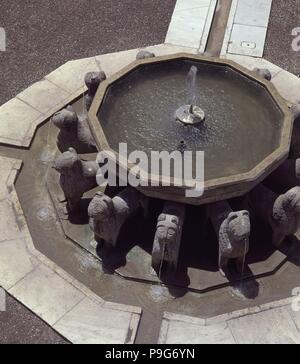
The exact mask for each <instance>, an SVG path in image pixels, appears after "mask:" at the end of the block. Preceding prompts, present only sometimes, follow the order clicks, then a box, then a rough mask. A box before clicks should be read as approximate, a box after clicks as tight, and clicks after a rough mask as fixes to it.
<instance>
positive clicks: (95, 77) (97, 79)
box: [84, 71, 106, 111]
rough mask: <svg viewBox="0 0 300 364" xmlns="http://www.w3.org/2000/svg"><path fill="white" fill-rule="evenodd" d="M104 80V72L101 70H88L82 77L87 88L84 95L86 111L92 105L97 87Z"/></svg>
mask: <svg viewBox="0 0 300 364" xmlns="http://www.w3.org/2000/svg"><path fill="white" fill-rule="evenodd" d="M104 80H106V74H105V73H104V72H103V71H99V72H88V73H87V74H86V75H85V77H84V82H85V84H86V87H87V89H88V91H87V93H86V94H85V96H84V102H85V107H86V110H87V111H88V110H89V109H90V107H91V105H92V102H93V99H94V97H95V95H96V92H97V90H98V87H99V85H100V83H101V82H103V81H104Z"/></svg>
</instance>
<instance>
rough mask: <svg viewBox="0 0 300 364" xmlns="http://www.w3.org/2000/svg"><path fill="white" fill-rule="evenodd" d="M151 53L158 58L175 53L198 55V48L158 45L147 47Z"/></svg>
mask: <svg viewBox="0 0 300 364" xmlns="http://www.w3.org/2000/svg"><path fill="white" fill-rule="evenodd" d="M146 49H148V50H149V51H150V52H154V53H155V55H156V56H166V55H169V54H175V53H192V54H197V53H198V49H197V48H191V47H184V46H177V45H173V44H158V45H155V46H151V47H147V48H146Z"/></svg>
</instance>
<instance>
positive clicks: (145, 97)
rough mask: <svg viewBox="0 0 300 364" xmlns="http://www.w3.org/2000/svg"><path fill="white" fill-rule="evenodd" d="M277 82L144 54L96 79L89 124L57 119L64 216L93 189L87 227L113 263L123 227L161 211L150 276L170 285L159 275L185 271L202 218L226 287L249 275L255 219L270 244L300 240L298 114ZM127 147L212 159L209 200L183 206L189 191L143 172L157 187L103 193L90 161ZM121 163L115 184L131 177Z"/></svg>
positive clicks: (194, 59)
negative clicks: (198, 216)
mask: <svg viewBox="0 0 300 364" xmlns="http://www.w3.org/2000/svg"><path fill="white" fill-rule="evenodd" d="M270 80H271V74H270V72H269V71H268V70H263V69H255V70H253V72H250V71H248V70H246V69H244V68H242V67H241V66H239V65H237V64H235V63H234V62H232V61H227V60H220V59H214V58H207V57H202V56H192V55H189V54H176V55H172V56H163V57H155V55H154V54H153V53H149V52H145V51H142V52H140V53H139V54H138V55H137V60H136V61H135V62H133V63H132V64H130V65H129V66H128V67H126V68H124V69H123V70H121V71H120V72H118V73H117V74H115V75H113V76H111V77H110V78H107V79H106V76H105V74H104V73H103V72H100V73H90V74H88V75H87V76H86V78H85V82H86V85H87V87H88V92H87V94H86V95H85V105H86V112H85V113H83V114H81V115H78V113H76V112H75V111H74V110H73V108H72V107H71V106H70V107H68V108H67V109H64V110H62V111H60V112H58V113H57V114H55V115H54V116H53V118H52V120H53V123H54V124H55V125H56V126H57V127H58V128H59V130H60V131H59V135H58V142H57V145H58V148H59V150H60V151H61V152H62V154H61V155H60V156H59V157H58V158H57V160H56V161H55V163H54V168H55V169H56V170H57V171H58V172H59V173H60V174H61V177H60V185H61V188H62V190H63V192H64V195H65V197H66V200H67V205H66V214H70V213H73V212H74V211H75V210H76V209H77V208H78V203H79V201H80V199H81V197H82V196H83V194H84V193H86V192H88V191H90V190H92V189H95V188H96V192H95V194H94V197H92V199H91V202H90V204H89V206H88V215H89V218H90V224H89V225H90V228H91V229H92V231H93V232H94V235H95V241H96V243H97V244H98V248H99V249H100V248H103V247H105V251H106V254H109V255H114V254H116V252H117V250H118V249H120V244H121V240H122V239H120V235H122V228H123V226H124V224H126V221H127V220H128V219H135V216H137V215H141V214H142V216H144V218H145V219H147V216H148V215H149V213H151V206H152V204H153V203H156V202H157V201H160V205H159V206H160V207H159V211H158V214H157V216H156V220H157V222H156V230H155V228H154V230H153V236H152V241H153V246H152V262H151V265H152V267H153V269H154V271H155V272H156V274H157V276H158V277H159V278H162V270H163V268H164V269H165V268H167V270H170V271H173V272H174V271H176V270H177V268H178V264H179V261H180V253H181V252H182V251H183V249H185V247H184V246H183V245H182V236H183V234H184V229H185V225H187V224H188V219H189V217H188V214H187V209H189V207H190V206H196V207H197V206H199V208H200V207H201V208H202V211H203V214H202V222H203V224H204V226H205V224H206V222H207V224H211V226H212V227H213V230H214V233H215V237H216V240H217V241H218V245H219V253H218V256H217V254H216V257H215V258H216V261H218V262H219V263H218V267H219V270H220V273H221V274H222V275H226V276H227V277H229V276H230V273H228V271H230V270H231V269H232V267H230V264H229V263H230V261H232V262H235V263H236V264H235V268H236V269H235V270H236V271H237V272H239V274H242V275H243V272H244V269H245V267H244V266H245V261H246V255H247V253H248V251H249V248H250V247H249V239H250V236H251V229H250V225H251V221H252V218H253V217H255V218H259V219H260V220H261V221H262V222H263V223H264V224H266V225H267V226H268V227H269V228H270V229H271V231H272V239H271V241H270V242H269V244H272V243H273V244H274V246H276V248H279V247H280V246H281V244H282V243H283V241H284V239H285V237H288V236H291V235H293V234H295V233H296V232H297V231H298V228H299V221H300V187H298V184H299V182H298V181H299V180H298V178H299V174H300V172H299V161H298V159H297V158H299V153H298V149H299V148H298V143H297V141H298V139H299V135H300V133H298V131H297V130H298V129H297V120H296V126H295V127H294V129H293V123H294V119H295V118H296V117H298V114H297V110H299V108H297V107H296V106H294V107H293V108H292V110H290V108H289V107H288V105H287V104H286V102H285V101H284V100H283V99H282V98H281V96H280V95H279V94H278V92H277V91H276V89H275V88H274V87H273V86H272V84H271V82H270ZM120 143H126V144H127V148H128V152H133V151H135V150H139V151H143V152H145V153H146V154H147V155H149V156H150V154H151V151H152V150H157V149H159V150H165V151H168V152H170V153H171V152H172V151H180V152H183V150H184V151H192V152H195V151H204V153H205V157H204V162H205V164H204V173H205V175H204V177H205V178H204V192H203V194H202V195H201V196H197V197H194V198H190V197H187V196H186V191H187V190H190V189H192V188H193V184H192V183H191V182H192V181H185V182H186V183H185V184H183V185H180V186H179V185H178V184H177V183H176V182H175V180H174V179H171V184H170V186H165V185H164V184H163V181H164V178H165V177H166V176H164V175H162V174H158V175H153V174H151V173H150V171H149V170H147V169H145V170H143V171H142V172H143V173H141V174H140V176H139V178H140V180H141V181H144V182H145V181H148V182H149V181H151V182H153V180H154V181H155V182H156V183H148V184H146V183H145V184H143V183H141V184H139V185H138V186H136V187H130V186H123V187H122V183H120V186H119V188H114V189H113V190H112V191H108V190H109V186H108V189H107V190H105V191H103V190H100V188H99V191H97V177H99V175H98V176H97V174H99V173H100V172H99V165H98V164H97V163H96V162H95V158H94V159H92V160H90V161H86V160H84V158H83V157H82V154H84V155H89V154H91V153H95V152H96V151H103V150H105V151H108V152H109V153H110V155H113V156H118V146H119V144H120ZM78 153H80V154H81V156H80V155H79V154H78ZM91 155H93V154H91ZM117 162H118V167H119V168H118V170H117V174H118V172H119V173H120V171H122V173H123V175H124V171H125V173H128V172H129V166H132V163H131V161H124V160H123V159H122V158H120V159H117ZM125 162H126V163H125ZM193 168H196V166H193ZM119 177H120V179H121V176H119ZM278 186H279V187H278ZM107 191H108V192H107ZM195 248H196V247H195ZM100 250H101V249H100Z"/></svg>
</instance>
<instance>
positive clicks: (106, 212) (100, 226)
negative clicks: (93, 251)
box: [88, 187, 147, 247]
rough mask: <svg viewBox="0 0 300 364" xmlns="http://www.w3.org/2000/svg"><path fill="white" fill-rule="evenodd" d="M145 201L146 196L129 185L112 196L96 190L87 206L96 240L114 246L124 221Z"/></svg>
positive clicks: (144, 203) (143, 204) (143, 205)
mask: <svg viewBox="0 0 300 364" xmlns="http://www.w3.org/2000/svg"><path fill="white" fill-rule="evenodd" d="M146 203H147V199H146V197H144V196H143V195H142V194H141V193H139V192H138V191H137V190H135V189H133V188H131V187H127V188H125V189H124V190H123V191H121V192H120V193H119V194H118V195H117V196H115V197H114V198H110V197H109V196H107V195H105V194H104V193H103V192H98V193H97V194H96V195H95V197H94V198H93V199H92V201H91V203H90V205H89V208H88V214H89V217H90V227H91V229H92V230H93V231H94V233H95V239H96V241H97V242H104V243H105V244H106V245H107V246H108V247H114V246H115V245H116V243H117V239H118V236H119V232H120V229H121V227H122V225H123V224H124V222H125V221H126V220H127V219H128V217H129V216H130V215H132V214H133V213H134V212H136V211H137V210H138V208H140V207H144V208H145V207H146Z"/></svg>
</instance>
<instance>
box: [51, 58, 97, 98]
mask: <svg viewBox="0 0 300 364" xmlns="http://www.w3.org/2000/svg"><path fill="white" fill-rule="evenodd" d="M98 70H99V67H98V64H97V63H96V60H95V57H91V58H84V59H78V60H74V61H70V62H67V63H65V64H64V65H62V66H61V67H59V68H57V69H56V70H54V71H53V72H51V73H50V74H49V75H47V76H46V77H45V78H46V79H47V80H49V81H50V82H52V83H54V84H55V85H57V86H58V87H60V88H62V89H64V90H66V91H67V92H70V93H74V92H75V91H77V90H80V89H81V90H82V92H83V90H85V89H86V87H85V84H84V76H85V74H86V73H87V72H95V71H98Z"/></svg>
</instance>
